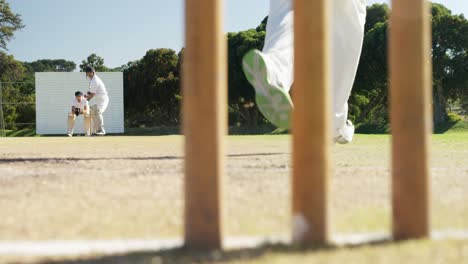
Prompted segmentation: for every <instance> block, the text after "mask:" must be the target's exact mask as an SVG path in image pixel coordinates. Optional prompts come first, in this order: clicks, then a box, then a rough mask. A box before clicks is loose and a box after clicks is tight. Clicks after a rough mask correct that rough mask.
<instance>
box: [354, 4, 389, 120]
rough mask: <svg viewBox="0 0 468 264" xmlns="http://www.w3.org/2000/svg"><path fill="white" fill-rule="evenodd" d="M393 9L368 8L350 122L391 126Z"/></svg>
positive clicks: (373, 6) (376, 6)
mask: <svg viewBox="0 0 468 264" xmlns="http://www.w3.org/2000/svg"><path fill="white" fill-rule="evenodd" d="M389 15H390V9H389V7H388V5H386V4H374V5H372V6H370V7H368V8H367V20H366V25H365V35H364V42H363V49H362V54H361V58H360V62H359V67H358V71H357V74H356V80H355V82H354V86H353V90H352V93H351V97H350V100H349V109H350V119H351V120H352V121H354V123H356V124H357V125H358V126H359V125H361V124H366V125H372V126H385V125H386V124H388V110H387V109H388V103H387V101H388V100H387V99H388V67H387V30H388V18H389Z"/></svg>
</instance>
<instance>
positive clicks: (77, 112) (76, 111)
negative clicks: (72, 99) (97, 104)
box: [75, 108, 81, 116]
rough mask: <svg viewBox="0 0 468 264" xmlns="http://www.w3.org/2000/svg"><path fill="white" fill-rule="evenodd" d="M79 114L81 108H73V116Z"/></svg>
mask: <svg viewBox="0 0 468 264" xmlns="http://www.w3.org/2000/svg"><path fill="white" fill-rule="evenodd" d="M80 114H81V108H75V115H76V116H79V115H80Z"/></svg>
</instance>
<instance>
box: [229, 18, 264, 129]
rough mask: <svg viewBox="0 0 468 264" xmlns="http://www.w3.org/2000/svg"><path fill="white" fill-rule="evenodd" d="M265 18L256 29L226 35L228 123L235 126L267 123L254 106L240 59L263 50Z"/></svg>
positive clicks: (253, 93)
mask: <svg viewBox="0 0 468 264" xmlns="http://www.w3.org/2000/svg"><path fill="white" fill-rule="evenodd" d="M267 19H268V18H265V19H264V20H263V21H262V23H261V24H260V26H258V27H257V28H256V29H250V30H247V31H241V32H237V33H228V35H227V38H228V60H229V69H228V70H229V82H228V84H229V93H228V96H229V122H230V123H231V124H236V125H251V126H253V125H257V124H258V123H260V122H262V123H263V122H267V121H266V120H265V118H264V117H263V115H262V114H261V113H260V111H259V110H258V108H257V106H256V104H255V90H254V88H253V87H252V85H250V83H249V82H248V81H247V79H246V78H245V75H244V72H243V70H242V58H243V57H244V55H245V54H246V53H247V52H248V51H249V50H251V49H259V50H261V49H262V48H263V45H264V43H265V35H266V32H265V29H266V23H267Z"/></svg>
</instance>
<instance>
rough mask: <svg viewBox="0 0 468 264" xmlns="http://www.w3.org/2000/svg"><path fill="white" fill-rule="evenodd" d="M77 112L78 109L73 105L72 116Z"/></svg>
mask: <svg viewBox="0 0 468 264" xmlns="http://www.w3.org/2000/svg"><path fill="white" fill-rule="evenodd" d="M75 111H76V107H75V106H74V105H73V106H72V111H71V112H72V114H75Z"/></svg>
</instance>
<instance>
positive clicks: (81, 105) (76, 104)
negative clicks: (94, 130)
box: [71, 97, 89, 112]
mask: <svg viewBox="0 0 468 264" xmlns="http://www.w3.org/2000/svg"><path fill="white" fill-rule="evenodd" d="M71 106H74V107H75V108H80V109H81V112H84V110H85V106H86V109H88V110H89V104H88V100H86V98H84V97H81V102H78V100H76V97H74V98H73V100H72V103H71Z"/></svg>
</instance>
